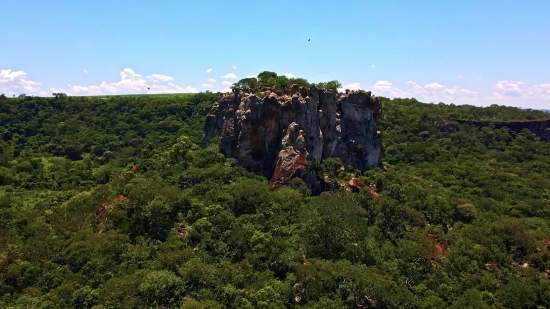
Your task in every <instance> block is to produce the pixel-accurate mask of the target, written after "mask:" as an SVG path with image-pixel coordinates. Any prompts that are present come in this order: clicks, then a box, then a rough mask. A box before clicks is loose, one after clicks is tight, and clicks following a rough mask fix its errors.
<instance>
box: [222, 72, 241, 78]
mask: <svg viewBox="0 0 550 309" xmlns="http://www.w3.org/2000/svg"><path fill="white" fill-rule="evenodd" d="M220 77H221V78H227V79H235V78H237V75H235V74H233V73H228V74H225V75H222V76H220Z"/></svg>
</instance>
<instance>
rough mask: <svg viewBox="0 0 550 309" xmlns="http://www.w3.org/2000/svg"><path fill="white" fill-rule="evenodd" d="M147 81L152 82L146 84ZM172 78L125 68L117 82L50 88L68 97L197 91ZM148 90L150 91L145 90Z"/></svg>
mask: <svg viewBox="0 0 550 309" xmlns="http://www.w3.org/2000/svg"><path fill="white" fill-rule="evenodd" d="M147 81H150V82H152V84H148V83H147ZM173 81H174V78H173V77H171V76H167V75H162V74H152V75H149V76H147V77H143V75H141V74H137V73H135V72H134V71H133V70H132V69H130V68H126V69H124V70H122V72H120V80H119V81H118V82H105V81H104V82H102V83H101V84H99V85H90V86H81V85H70V84H69V86H68V87H67V89H57V88H51V89H50V90H52V91H53V92H64V93H66V94H68V95H106V94H133V93H189V92H191V93H196V92H198V90H197V89H195V88H193V87H191V86H187V87H185V88H183V87H181V86H179V85H176V84H174V83H173ZM147 88H150V89H147Z"/></svg>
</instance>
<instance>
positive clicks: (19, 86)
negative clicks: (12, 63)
mask: <svg viewBox="0 0 550 309" xmlns="http://www.w3.org/2000/svg"><path fill="white" fill-rule="evenodd" d="M40 85H41V83H39V82H35V81H32V80H28V79H27V73H25V72H23V71H12V70H0V93H4V94H5V95H7V96H12V95H14V94H15V95H19V94H23V93H24V94H26V95H39V96H45V95H47V93H46V91H43V90H42V89H41V88H40Z"/></svg>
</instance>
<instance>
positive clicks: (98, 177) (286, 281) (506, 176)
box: [0, 72, 550, 309]
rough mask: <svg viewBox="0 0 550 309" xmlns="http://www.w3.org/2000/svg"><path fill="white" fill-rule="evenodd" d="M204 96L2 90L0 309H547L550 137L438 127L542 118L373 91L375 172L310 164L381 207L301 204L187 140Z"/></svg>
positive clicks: (310, 200) (354, 196)
mask: <svg viewBox="0 0 550 309" xmlns="http://www.w3.org/2000/svg"><path fill="white" fill-rule="evenodd" d="M264 73H265V74H263V73H262V74H260V75H259V79H258V80H257V82H258V83H265V84H267V85H269V84H270V83H273V80H281V81H282V80H283V79H282V78H280V77H279V76H275V75H273V74H269V72H267V73H266V72H264ZM239 82H243V80H241V81H239ZM249 82H250V81H249ZM304 82H306V81H304ZM243 83H244V82H243ZM287 85H288V84H287ZM217 99H218V95H217V94H212V93H200V94H193V95H185V96H151V97H149V96H110V97H105V98H96V97H90V98H86V97H70V96H69V97H67V96H57V97H54V98H38V97H24V98H15V99H12V98H5V97H0V124H1V125H0V136H1V137H2V138H1V139H0V185H1V187H0V248H2V249H1V250H0V279H1V280H0V307H3V308H95V309H100V308H140V307H143V308H145V307H148V308H445V307H451V308H489V307H495V308H548V307H550V280H549V279H548V276H547V274H546V273H545V272H546V271H547V270H548V269H550V250H547V248H546V247H545V244H544V243H543V241H544V240H546V239H548V238H550V226H549V225H550V143H543V142H541V141H539V140H538V139H537V138H536V137H535V136H533V135H532V134H531V133H530V132H529V131H527V130H524V131H523V132H521V133H520V134H518V135H511V134H510V133H509V132H508V131H507V130H506V129H499V130H495V129H492V128H490V127H485V128H482V129H481V130H478V129H476V128H473V127H470V126H468V125H461V126H457V127H456V129H455V130H454V131H444V130H440V128H439V127H438V124H440V123H442V121H450V119H452V118H457V119H474V120H484V119H493V120H495V119H496V120H503V121H504V120H524V119H542V118H545V117H548V114H543V113H540V112H537V111H525V110H519V109H515V108H507V107H500V106H492V107H490V108H476V107H472V106H453V105H443V104H438V105H435V104H423V103H420V102H418V101H416V100H414V99H395V100H389V99H385V98H382V100H383V113H382V120H381V125H382V127H383V133H382V134H383V143H384V149H385V156H384V161H385V165H386V168H387V171H385V172H383V171H382V170H379V169H375V170H371V171H368V172H366V173H364V174H362V175H361V174H359V173H358V172H357V171H354V170H351V169H346V170H343V171H342V170H340V169H339V168H338V162H336V161H337V160H326V161H324V162H317V161H313V162H311V163H309V164H308V168H311V169H313V170H319V172H320V173H321V172H325V173H328V174H330V176H331V177H332V178H333V179H337V180H340V181H341V182H346V181H349V179H350V177H353V176H358V177H359V178H360V179H361V181H363V182H364V183H366V184H369V185H370V186H372V187H373V188H375V189H376V190H377V191H378V192H379V193H380V197H379V198H378V199H376V198H374V197H373V196H372V195H371V194H370V193H369V191H367V190H365V189H361V190H360V191H359V193H352V192H350V191H347V190H343V191H339V192H335V193H330V194H322V195H321V196H316V197H311V196H309V194H308V192H307V187H304V185H303V183H301V182H300V181H299V180H294V181H293V182H292V186H291V188H282V189H280V190H278V191H275V192H271V191H269V189H268V183H267V180H266V179H265V178H263V177H260V176H257V175H253V174H251V173H249V172H247V171H246V170H244V169H243V168H241V167H239V166H237V165H236V162H235V160H233V159H226V158H224V156H223V155H222V154H221V153H220V152H219V148H218V146H217V145H216V143H212V144H211V145H210V146H209V147H208V148H206V149H201V148H200V147H199V146H197V144H198V142H199V141H200V138H201V135H202V132H203V126H204V119H205V115H206V113H207V112H208V110H209V109H210V108H211V106H212V103H214V102H215V101H216V100H217ZM358 151H359V150H358ZM138 165H139V167H138ZM428 234H430V235H431V236H429V237H427V235H428ZM447 245H448V248H447Z"/></svg>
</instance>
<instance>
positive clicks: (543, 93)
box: [486, 80, 550, 101]
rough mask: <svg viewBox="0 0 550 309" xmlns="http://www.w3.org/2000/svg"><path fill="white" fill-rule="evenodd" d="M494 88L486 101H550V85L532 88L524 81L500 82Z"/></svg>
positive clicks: (539, 85)
mask: <svg viewBox="0 0 550 309" xmlns="http://www.w3.org/2000/svg"><path fill="white" fill-rule="evenodd" d="M493 88H494V89H495V91H494V92H493V93H492V95H491V96H489V97H486V99H489V100H500V99H534V100H543V101H546V100H550V83H547V84H538V85H532V86H531V85H529V84H527V83H526V82H522V81H510V80H501V81H498V82H497V83H496V84H495V86H494V87H493Z"/></svg>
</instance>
